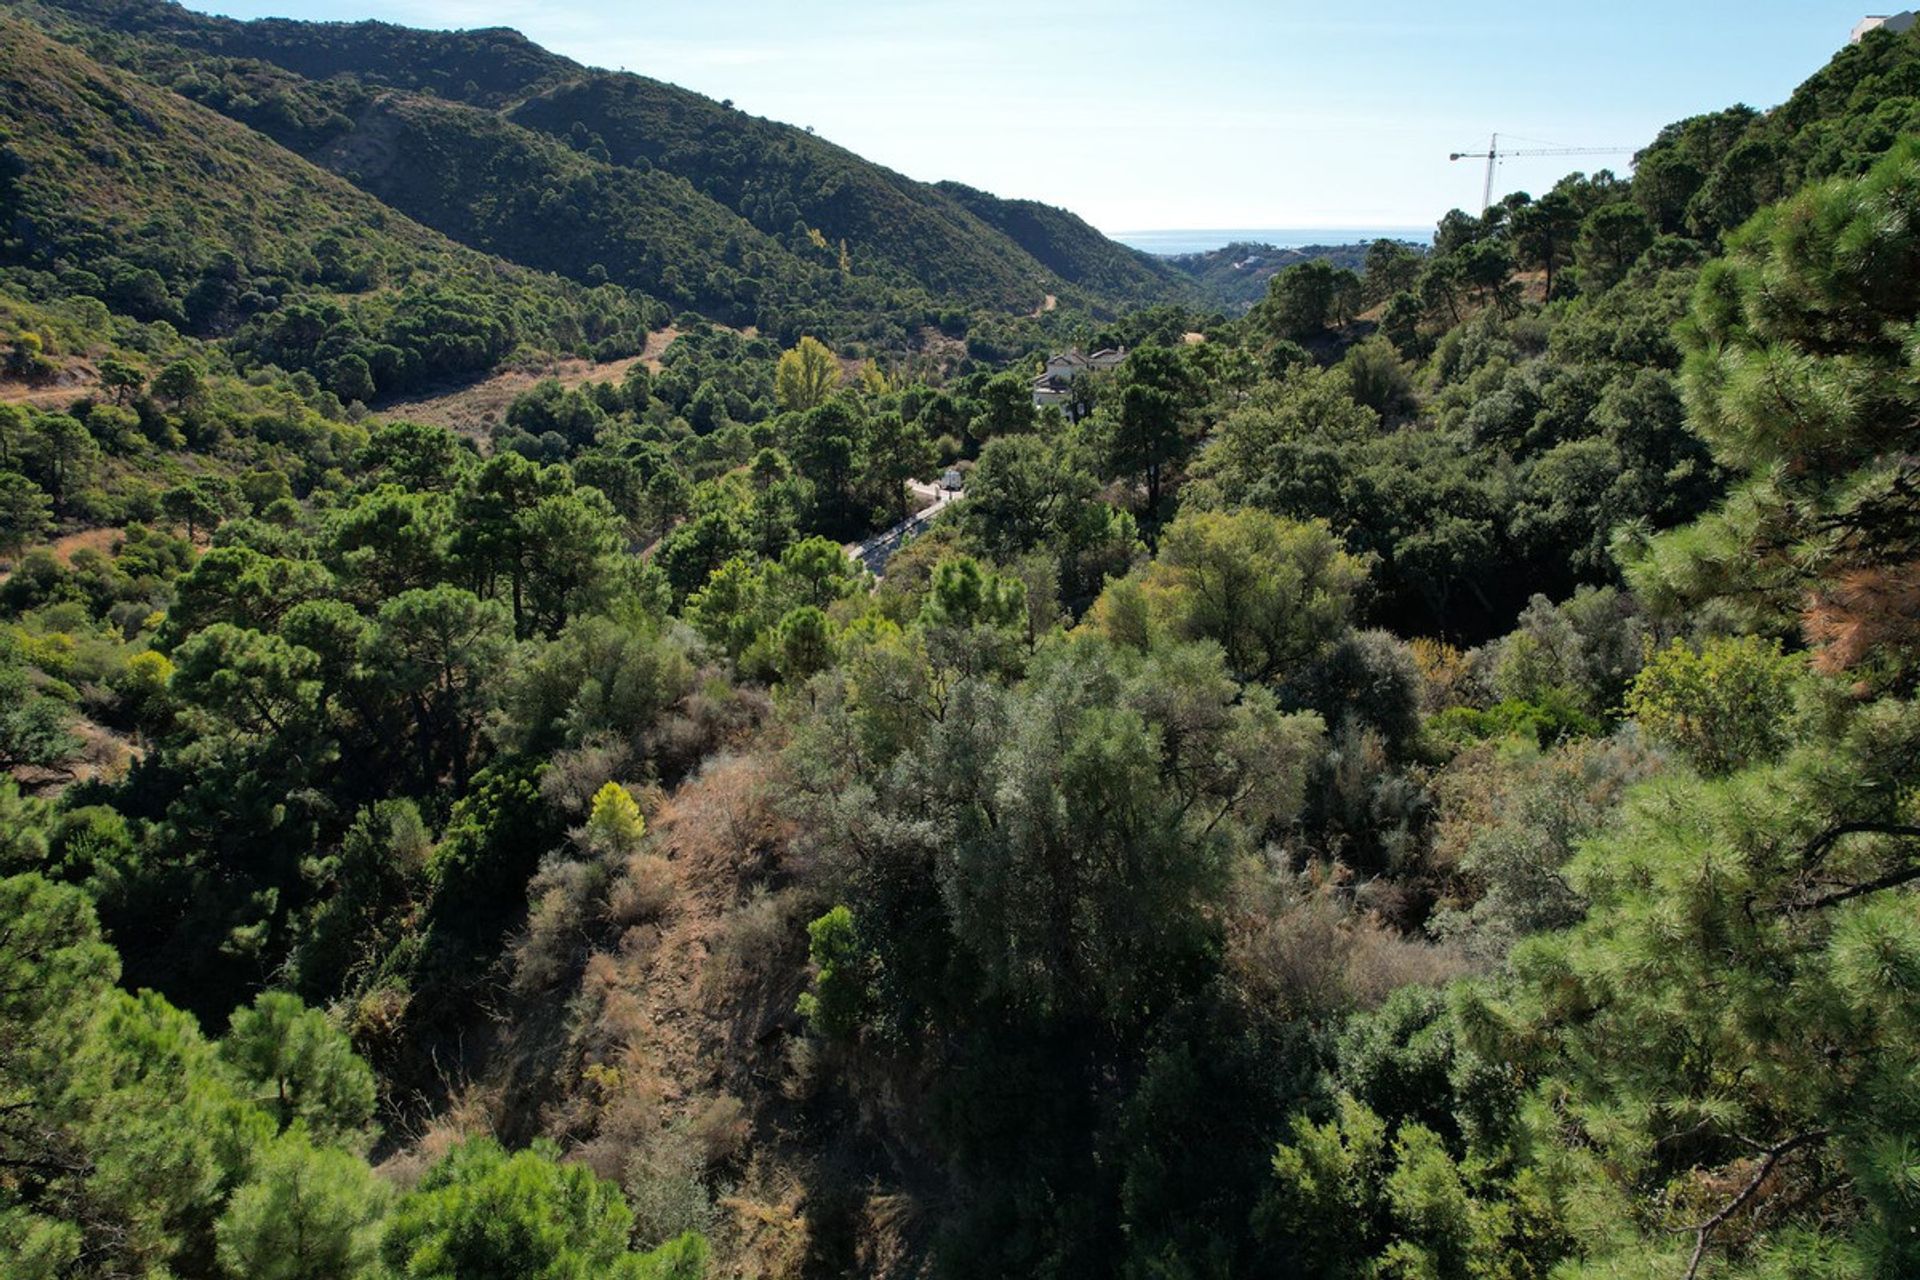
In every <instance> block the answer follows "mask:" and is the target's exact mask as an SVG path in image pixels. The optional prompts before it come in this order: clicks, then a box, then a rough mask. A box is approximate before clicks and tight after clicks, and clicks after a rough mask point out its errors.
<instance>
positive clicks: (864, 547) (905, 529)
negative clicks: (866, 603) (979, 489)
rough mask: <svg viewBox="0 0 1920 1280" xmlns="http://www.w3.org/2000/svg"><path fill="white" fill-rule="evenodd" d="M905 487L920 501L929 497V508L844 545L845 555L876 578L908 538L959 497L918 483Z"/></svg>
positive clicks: (936, 487) (930, 485)
mask: <svg viewBox="0 0 1920 1280" xmlns="http://www.w3.org/2000/svg"><path fill="white" fill-rule="evenodd" d="M907 488H909V489H911V490H912V491H913V492H914V493H916V494H918V495H919V496H920V497H923V498H931V499H933V502H932V504H931V505H930V506H928V507H925V508H924V509H922V510H920V511H916V512H914V513H913V514H912V515H910V516H908V517H907V518H906V519H905V520H902V521H901V522H900V523H899V524H897V525H895V526H893V528H891V529H888V530H887V531H886V532H884V533H876V534H874V535H873V536H872V537H871V538H868V539H867V540H866V541H865V542H849V543H847V544H846V551H847V555H848V556H849V557H850V558H852V559H854V560H857V561H858V562H859V563H860V564H861V565H862V566H863V567H865V569H866V570H867V572H868V573H871V574H872V575H873V576H874V577H876V578H878V577H880V576H882V575H883V574H884V573H885V572H886V569H887V561H889V560H891V559H893V553H894V552H896V551H898V550H899V549H900V548H901V546H902V545H904V544H905V543H906V541H907V539H908V538H910V537H912V536H913V535H914V534H915V533H918V532H919V531H920V528H921V526H923V525H925V524H926V523H927V522H928V521H929V520H931V519H933V518H934V517H935V516H937V515H939V514H940V513H941V512H942V511H945V510H946V509H947V506H948V505H949V504H950V503H952V502H953V500H954V499H955V498H958V497H959V496H960V495H959V494H958V493H955V492H953V491H952V490H949V489H942V488H941V487H940V486H939V485H935V484H923V483H921V482H920V481H918V480H909V481H907Z"/></svg>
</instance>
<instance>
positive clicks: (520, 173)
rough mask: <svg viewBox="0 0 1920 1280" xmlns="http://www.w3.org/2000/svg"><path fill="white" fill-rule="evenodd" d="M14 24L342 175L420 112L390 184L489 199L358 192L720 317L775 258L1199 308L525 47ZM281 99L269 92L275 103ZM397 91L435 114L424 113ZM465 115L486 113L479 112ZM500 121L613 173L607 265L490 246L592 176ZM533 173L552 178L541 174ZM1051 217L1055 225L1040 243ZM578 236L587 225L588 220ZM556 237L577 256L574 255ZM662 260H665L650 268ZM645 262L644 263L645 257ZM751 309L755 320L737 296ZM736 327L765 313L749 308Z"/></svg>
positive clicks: (1151, 275)
mask: <svg viewBox="0 0 1920 1280" xmlns="http://www.w3.org/2000/svg"><path fill="white" fill-rule="evenodd" d="M9 7H12V8H15V9H17V10H19V11H22V12H27V13H31V14H33V15H35V16H36V17H37V18H38V19H39V20H40V21H42V22H45V23H48V24H50V25H54V26H59V27H63V28H64V29H65V31H66V34H67V35H68V36H69V37H70V38H74V39H77V40H82V41H84V42H86V43H87V44H88V45H89V47H90V48H93V49H94V50H95V51H96V52H97V53H98V54H99V55H100V56H102V57H111V58H112V59H114V60H116V61H120V62H122V63H123V64H127V65H136V66H138V67H139V68H140V69H141V71H142V73H143V74H146V75H148V76H150V77H151V78H154V79H156V80H159V81H161V82H163V83H167V84H168V85H169V86H170V87H173V88H176V89H178V90H179V91H181V92H183V93H186V94H188V95H189V96H194V97H198V98H201V99H202V100H203V101H206V102H207V103H208V105H211V106H214V107H216V108H217V109H219V110H222V111H226V112H228V113H229V114H232V115H234V116H235V117H236V118H240V119H243V120H245V121H246V122H247V123H248V124H250V125H252V126H253V127H256V128H260V129H262V130H263V131H265V132H268V133H270V134H271V135H272V136H274V137H275V138H276V139H278V140H279V141H281V142H282V143H284V144H286V145H288V146H290V147H293V148H295V149H297V150H300V151H301V152H302V153H303V154H307V155H309V156H312V157H314V158H316V159H321V160H322V161H323V162H326V161H327V159H328V157H329V156H331V155H337V152H329V151H327V150H325V149H326V148H328V147H330V146H333V145H335V144H338V143H339V142H340V140H341V138H342V136H343V135H345V134H347V133H350V132H353V131H355V130H356V128H357V127H359V126H360V125H362V124H364V123H365V121H364V120H363V119H362V114H361V113H362V112H364V111H365V110H366V109H367V107H368V106H369V104H370V103H372V102H373V101H374V100H375V99H376V98H377V99H378V100H379V101H380V103H381V104H382V107H383V110H385V109H401V110H405V111H406V112H407V119H408V123H409V124H411V125H413V126H414V127H415V128H416V129H418V128H419V127H420V126H422V125H423V124H425V123H428V122H430V123H431V124H432V126H433V129H432V133H433V138H432V139H431V145H420V146H415V145H411V144H412V143H414V142H425V141H427V140H426V139H423V138H421V137H420V136H419V135H417V134H413V133H409V132H407V131H400V132H398V133H395V132H393V131H391V130H389V131H388V133H387V134H386V135H384V136H387V137H389V138H393V139H395V140H396V141H398V142H399V143H400V144H401V145H400V146H399V147H398V149H397V151H396V152H395V160H396V164H395V166H392V167H390V168H389V169H388V172H392V171H394V169H396V168H397V169H400V170H409V169H416V168H418V167H419V166H422V165H424V166H426V168H427V169H429V170H432V171H433V173H434V175H437V176H432V177H428V178H425V179H424V180H427V181H438V182H441V183H442V184H443V185H446V184H447V183H448V182H450V181H453V179H452V178H451V175H450V173H449V167H450V166H449V165H448V164H447V163H446V162H447V161H448V159H449V157H452V158H453V159H454V160H455V161H456V162H457V165H458V167H459V168H460V169H461V174H460V176H459V178H458V180H457V183H455V185H454V188H453V189H457V190H458V191H460V192H462V193H464V194H465V195H467V196H468V202H467V205H466V207H460V208H453V207H449V206H447V205H445V204H444V203H443V204H442V205H440V206H438V207H429V206H426V205H409V204H408V203H407V202H406V201H405V200H404V199H403V198H401V193H396V192H394V191H393V190H392V189H391V188H390V187H382V186H381V185H380V184H379V182H378V181H377V180H374V179H372V178H371V177H370V175H368V174H366V173H365V172H363V171H352V174H350V176H355V175H357V176H355V180H356V181H362V182H363V183H364V185H366V186H367V188H368V189H369V190H370V191H373V192H374V193H375V194H379V195H381V196H382V197H383V198H389V199H394V200H395V201H396V203H399V204H400V205H401V207H403V208H407V209H408V211H409V212H411V213H413V214H414V215H415V216H418V217H420V218H422V220H424V221H427V222H428V223H429V224H430V225H433V226H435V227H437V228H438V229H440V230H442V231H444V232H446V233H447V234H448V235H451V236H454V237H455V238H457V239H461V240H462V241H463V242H465V243H468V244H472V245H475V246H476V247H487V248H497V250H498V251H499V252H502V253H504V254H507V255H508V256H510V257H513V258H514V259H515V260H516V261H521V262H525V263H528V264H529V265H541V266H549V267H551V268H552V269H554V270H559V271H563V272H566V273H567V274H570V275H573V276H574V277H575V278H577V279H585V278H587V277H586V276H585V275H584V274H583V273H584V272H585V271H586V270H587V269H588V268H590V267H591V266H593V265H595V264H598V265H600V266H602V267H604V268H605V270H606V271H607V273H608V274H609V275H610V276H611V277H612V278H614V279H618V280H633V281H638V282H642V283H644V284H645V285H646V286H647V287H650V288H656V289H660V290H661V291H663V292H665V293H668V294H671V293H673V292H675V289H674V287H673V284H672V282H665V281H663V280H662V276H663V275H664V273H665V271H666V269H667V268H668V267H671V268H672V269H673V272H674V275H675V277H677V278H678V281H679V283H680V284H682V285H683V286H684V288H683V290H682V291H683V292H684V293H686V294H687V295H688V297H687V299H685V300H686V301H688V302H689V303H690V304H691V303H692V302H694V301H698V302H700V303H702V304H706V305H712V303H713V302H714V300H715V295H716V294H726V293H730V292H731V288H730V286H731V284H732V283H733V282H732V281H731V280H729V279H728V277H727V274H726V273H727V272H728V271H734V270H737V267H738V263H737V262H736V261H735V260H734V259H736V258H738V257H739V256H741V255H742V254H749V255H750V254H752V253H753V252H754V250H755V249H758V250H760V251H761V253H762V264H763V265H767V266H769V267H770V269H772V270H774V273H775V275H776V276H784V278H786V279H788V280H794V279H805V281H806V287H807V289H808V290H809V291H810V293H811V294H817V293H818V292H819V291H820V290H821V289H822V288H823V287H827V286H829V285H830V283H831V282H830V281H826V280H823V279H822V278H820V277H819V276H817V275H810V274H809V273H811V272H813V271H814V270H815V269H816V268H818V267H823V266H824V267H827V268H830V269H832V270H834V271H836V272H837V273H839V274H842V275H845V276H848V277H849V278H850V279H852V280H854V281H857V282H863V283H864V285H865V286H866V287H865V289H864V291H863V292H862V296H861V298H860V302H861V303H862V305H872V303H873V300H874V294H873V286H879V287H881V288H885V289H893V290H898V291H905V292H923V293H925V294H927V295H929V296H930V297H931V298H932V299H933V300H936V301H939V302H942V303H946V304H951V303H956V302H957V303H961V304H964V305H968V306H975V307H985V308H990V309H994V310H999V311H1005V312H1013V313H1024V312H1026V311H1029V310H1031V309H1032V308H1034V307H1035V306H1037V305H1038V304H1039V303H1040V300H1041V299H1042V298H1043V297H1044V296H1046V295H1048V294H1055V295H1058V296H1059V297H1060V298H1061V299H1062V301H1063V302H1065V303H1067V304H1068V305H1079V306H1085V307H1088V308H1091V309H1094V310H1096V311H1100V312H1105V313H1111V312H1112V311H1114V310H1116V309H1117V308H1119V307H1120V306H1123V305H1130V304H1136V303H1143V302H1165V301H1192V300H1194V299H1195V298H1196V297H1197V293H1196V291H1195V290H1194V289H1193V288H1192V287H1191V286H1190V285H1189V284H1187V282H1185V281H1183V280H1181V279H1180V278H1179V277H1178V276H1177V275H1175V274H1173V273H1171V272H1167V271H1164V270H1160V269H1156V268H1155V267H1154V266H1153V265H1151V264H1149V263H1145V262H1143V261H1142V260H1141V259H1140V257H1139V255H1137V254H1134V253H1133V252H1132V251H1131V250H1128V249H1126V248H1124V247H1123V246H1120V245H1117V244H1114V243H1113V242H1111V241H1107V240H1106V239H1105V238H1104V237H1102V236H1100V235H1099V233H1098V232H1096V231H1094V230H1093V229H1092V228H1091V227H1088V226H1087V225H1086V224H1085V223H1084V222H1080V221H1079V220H1078V219H1075V218H1073V217H1072V216H1071V215H1069V214H1065V213H1063V212H1061V211H1057V210H1047V211H1046V216H1045V218H1044V219H1040V218H1038V217H1037V211H1039V210H1041V209H1043V206H1028V205H1026V204H1025V203H1024V202H1002V201H998V200H996V199H995V198H994V197H991V196H986V195H985V194H984V193H974V192H969V189H967V188H955V187H953V186H950V185H947V184H941V185H937V186H936V185H930V184H927V183H922V182H918V181H915V180H913V179H910V178H907V177H905V176H904V175H901V174H899V173H895V172H893V171H891V170H889V169H886V168H884V167H882V166H880V165H876V164H873V163H871V162H870V161H867V160H864V159H862V158H861V157H859V156H857V155H855V154H853V153H852V152H850V151H847V150H846V149H844V148H842V147H838V146H835V145H833V144H832V143H830V142H827V141H825V140H824V139H821V138H818V137H815V136H814V135H813V134H812V133H810V132H808V131H806V130H803V129H799V128H795V127H794V126H791V125H786V124H781V123H778V122H775V121H770V120H766V119H762V118H759V117H754V116H750V115H748V114H746V113H744V112H741V111H737V110H735V109H734V108H733V107H732V106H731V105H730V104H727V103H721V102H715V101H714V100H712V99H710V98H706V97H704V96H702V95H700V94H697V93H692V92H690V91H688V90H685V89H681V88H678V87H677V86H674V85H669V84H665V83H662V82H660V81H657V80H651V79H648V78H646V77H644V76H638V75H629V74H625V73H620V74H614V73H608V72H600V71H596V70H593V69H590V68H586V67H583V66H581V65H580V64H578V63H575V62H572V61H571V60H569V59H566V58H562V57H559V56H558V55H555V54H551V53H548V52H546V51H544V50H541V49H539V48H538V47H537V46H535V45H532V44H531V43H530V42H528V41H527V40H526V39H525V38H524V37H522V36H520V35H518V34H517V33H515V32H510V31H501V30H482V31H465V32H435V31H415V30H409V29H406V28H401V27H394V26H391V25H389V24H384V23H371V22H368V23H354V24H344V23H303V22H291V21H284V20H262V21H255V22H236V21H233V20H230V19H224V18H216V17H210V16H205V15H200V14H196V13H193V12H191V11H189V10H186V9H184V8H181V7H180V6H178V5H175V4H171V3H166V2H164V0H53V2H52V3H47V4H38V3H31V2H30V0H29V2H25V3H21V2H16V3H13V4H12V5H10V6H9ZM183 55H184V56H183ZM235 60H250V61H252V62H254V63H256V64H262V63H263V64H268V65H270V66H271V67H273V68H276V69H278V71H279V72H280V73H282V74H281V75H280V76H279V77H275V76H272V75H269V74H263V73H262V72H261V71H260V70H259V69H258V67H257V66H255V67H248V66H246V65H245V64H244V62H236V61H235ZM236 76H238V77H240V78H241V79H243V80H246V81H250V82H252V83H249V84H247V85H246V86H245V87H244V88H242V89H241V90H239V91H234V90H233V89H232V88H231V87H230V86H229V87H227V88H225V89H222V88H220V87H218V85H217V82H218V81H220V80H222V79H226V80H231V79H233V78H234V77H236ZM289 76H290V77H291V78H288V77H289ZM263 82H264V83H263ZM262 88H264V90H265V92H264V93H262V92H257V91H256V90H258V89H262ZM381 91H386V93H388V94H391V93H392V92H393V91H400V92H401V93H403V94H406V95H415V97H413V99H412V100H411V101H410V102H409V100H408V99H407V98H397V97H391V96H381ZM419 95H430V96H431V97H433V98H435V99H439V100H441V101H440V102H438V103H436V104H435V107H436V108H437V110H435V111H433V112H429V111H428V110H427V109H426V108H425V107H423V106H421V105H420V100H419V97H418V96H419ZM450 103H453V104H460V105H461V106H463V107H472V108H475V109H476V110H475V111H473V112H465V113H463V112H460V111H456V110H453V109H451V108H450V107H449V106H448V105H447V104H450ZM482 111H484V112H487V113H495V112H497V113H498V117H499V118H500V119H503V120H504V121H506V122H510V123H511V124H512V125H516V126H520V127H522V128H524V129H526V130H529V131H533V132H537V133H540V134H544V135H547V136H548V137H549V138H550V139H552V140H554V141H555V142H557V143H558V144H561V145H562V146H563V147H564V149H565V151H567V152H570V153H574V154H577V155H578V156H579V158H580V159H581V160H583V161H586V162H588V163H590V164H593V165H597V166H599V169H598V170H596V175H597V176H596V177H595V178H594V179H593V188H594V190H593V193H592V194H593V196H594V199H595V205H596V211H595V214H594V219H593V221H594V224H595V225H594V227H593V228H590V229H586V230H587V236H586V239H588V240H595V239H597V240H598V243H597V244H593V245H591V246H590V248H591V251H592V252H593V253H596V254H598V255H599V256H587V255H588V252H589V247H587V246H578V245H575V244H574V243H573V240H574V237H573V236H571V235H563V236H555V235H553V234H552V231H551V228H549V229H548V233H547V234H546V235H545V236H544V237H542V238H541V242H540V243H536V244H532V245H524V246H523V245H517V244H516V243H515V242H513V241H511V240H508V239H488V238H485V237H484V236H483V235H482V232H483V231H484V230H485V228H484V227H483V226H481V225H478V224H483V223H485V221H486V218H487V216H488V213H489V212H491V211H490V210H489V211H485V212H483V211H479V210H478V209H477V206H480V205H484V204H499V203H505V202H509V201H510V200H511V199H512V198H513V193H512V192H511V191H509V190H506V189H505V188H506V187H507V185H508V184H518V185H521V186H525V185H529V184H533V183H537V184H538V185H539V186H540V187H541V188H543V189H545V188H556V189H559V188H563V187H565V186H566V185H567V184H569V183H576V182H578V180H579V170H578V166H577V165H576V164H575V163H573V162H572V161H563V160H560V159H559V158H558V153H556V152H554V151H553V150H552V148H551V146H549V147H547V148H544V149H543V148H542V147H540V146H539V145H536V144H534V143H530V142H528V141H527V140H525V139H524V138H521V139H518V140H510V141H509V140H508V139H507V137H506V135H503V134H502V133H501V132H500V125H499V123H498V121H497V120H496V121H487V120H485V119H483V118H482V117H481V115H480V112H482ZM376 123H377V125H380V126H382V127H384V126H388V125H390V124H391V123H392V121H391V120H390V119H388V118H383V119H382V120H381V121H378V122H376ZM503 142H506V144H507V145H509V146H511V148H512V149H513V150H514V151H515V153H516V158H517V160H518V161H520V163H514V164H509V165H506V166H504V167H503V168H502V170H501V171H500V173H499V174H497V175H494V174H491V173H490V172H489V167H488V166H489V165H490V164H491V163H492V157H493V155H494V154H495V153H497V151H498V149H499V147H500V146H501V145H502V144H503ZM528 161H534V162H536V163H535V167H534V168H533V169H530V168H529V167H528V164H527V163H526V162H528ZM540 166H544V168H541V167H540ZM343 171H344V170H343ZM664 177H674V178H678V179H681V180H684V183H685V188H686V190H685V191H684V192H683V193H678V194H676V195H674V196H672V197H668V196H667V195H666V194H665V193H664V192H663V191H662V190H661V189H660V188H661V185H662V182H663V178H664ZM476 178H477V179H478V184H477V185H475V179H476ZM960 192H968V195H967V196H966V197H965V198H962V197H961V196H960V195H959V194H958V193H960ZM609 193H611V194H609ZM1036 222H1044V226H1043V228H1042V229H1041V230H1040V231H1039V232H1038V233H1036V232H1035V231H1034V224H1035V223H1036ZM681 226H690V227H693V228H695V229H697V235H696V237H695V238H694V240H693V241H691V242H681V243H674V239H675V235H676V229H677V228H679V227H681ZM567 227H568V229H570V230H581V229H582V228H580V227H579V225H578V224H577V223H569V224H567ZM729 237H737V238H739V239H740V241H741V244H740V245H738V246H735V247H734V248H733V249H731V250H730V251H729V252H728V254H727V255H726V256H716V254H715V253H714V252H713V242H714V241H715V240H716V239H717V240H719V241H720V242H721V246H722V248H723V249H725V248H727V246H726V241H727V240H728V238H729ZM555 241H560V242H563V243H562V245H561V248H560V251H561V252H564V253H566V254H567V256H568V257H570V258H573V259H577V261H559V260H556V256H555V252H554V251H555V248H556V246H555V244H554V242H555ZM774 243H777V244H778V245H780V246H781V247H782V248H784V249H785V251H786V252H787V254H788V255H790V256H791V257H792V258H794V259H797V260H798V263H799V267H798V268H797V269H788V270H784V271H783V270H782V269H781V267H782V265H784V266H785V267H787V268H792V267H793V264H792V263H787V264H779V263H776V262H774V261H773V259H772V257H771V248H770V246H771V245H772V244H774ZM642 244H644V245H646V246H647V247H648V248H649V249H652V250H653V251H654V259H655V260H654V261H653V262H651V263H649V262H645V261H642V262H638V263H635V262H631V261H629V260H628V255H630V254H632V253H633V252H634V250H635V246H639V245H642ZM623 245H624V246H626V248H625V250H624V251H622V246H623ZM576 248H578V249H579V252H577V253H576V252H573V250H574V249H576ZM843 250H844V252H843ZM522 255H525V256H522ZM639 256H640V257H641V258H643V259H644V258H645V257H646V256H647V254H646V251H645V250H641V251H640V253H639ZM716 276H717V277H718V283H717V284H715V283H713V280H714V277H716ZM688 282H698V283H688ZM734 305H735V306H738V305H741V304H740V302H739V300H738V299H735V300H734ZM791 305H795V304H793V303H790V304H789V306H791ZM723 309H725V308H724V307H723ZM732 318H734V319H736V320H738V319H743V318H744V317H742V316H740V315H739V314H738V313H737V312H735V313H733V315H732Z"/></svg>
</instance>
